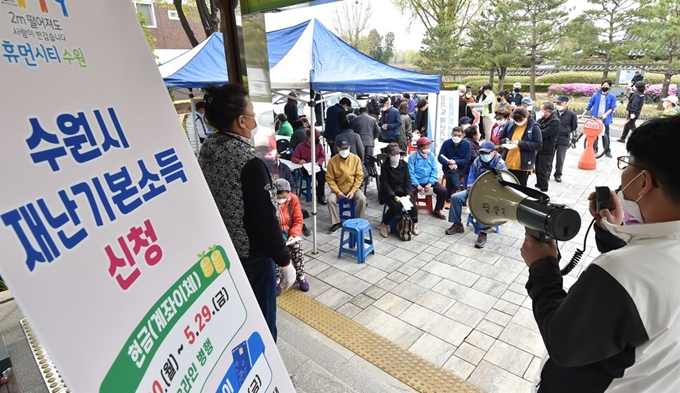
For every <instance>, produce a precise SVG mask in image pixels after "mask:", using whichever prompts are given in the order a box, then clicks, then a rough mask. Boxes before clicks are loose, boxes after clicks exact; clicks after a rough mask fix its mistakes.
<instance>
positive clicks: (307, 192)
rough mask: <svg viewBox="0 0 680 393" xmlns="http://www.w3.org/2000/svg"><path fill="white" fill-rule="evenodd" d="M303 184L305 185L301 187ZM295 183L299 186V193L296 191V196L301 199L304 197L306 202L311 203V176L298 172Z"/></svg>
mask: <svg viewBox="0 0 680 393" xmlns="http://www.w3.org/2000/svg"><path fill="white" fill-rule="evenodd" d="M303 181H304V182H305V183H306V185H304V186H303V185H302V182H303ZM297 183H298V184H299V185H300V188H299V191H298V196H299V197H301V198H302V196H303V195H304V196H305V197H306V200H307V202H311V201H312V177H311V176H305V175H303V174H302V171H298V179H297Z"/></svg>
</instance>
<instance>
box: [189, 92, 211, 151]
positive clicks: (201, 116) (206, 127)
mask: <svg viewBox="0 0 680 393" xmlns="http://www.w3.org/2000/svg"><path fill="white" fill-rule="evenodd" d="M194 121H195V122H196V130H197V131H198V140H199V141H201V143H203V142H205V138H207V137H208V135H210V134H213V133H215V132H216V131H217V130H216V129H215V128H214V127H213V126H211V125H210V124H208V123H206V121H205V101H203V100H202V101H198V102H197V103H196V118H195V119H194ZM190 126H191V125H190ZM189 132H193V129H192V130H189Z"/></svg>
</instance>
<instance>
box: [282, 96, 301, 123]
mask: <svg viewBox="0 0 680 393" xmlns="http://www.w3.org/2000/svg"><path fill="white" fill-rule="evenodd" d="M290 96H292V97H290ZM299 96H300V95H299V94H298V93H296V92H294V91H291V92H290V94H289V97H288V102H287V103H286V105H285V106H284V107H283V113H285V114H286V117H287V118H288V122H289V123H290V124H294V123H295V122H296V121H298V119H299V118H300V117H299V115H298V102H297V100H296V99H295V98H293V97H299Z"/></svg>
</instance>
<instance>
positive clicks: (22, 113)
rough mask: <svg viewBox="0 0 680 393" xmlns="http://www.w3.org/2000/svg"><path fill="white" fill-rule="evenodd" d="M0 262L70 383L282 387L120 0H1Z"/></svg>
mask: <svg viewBox="0 0 680 393" xmlns="http://www.w3.org/2000/svg"><path fill="white" fill-rule="evenodd" d="M0 19H2V23H0V41H2V42H1V45H2V48H1V49H0V50H2V57H0V78H1V83H2V98H1V102H2V105H1V108H2V109H1V112H0V116H1V119H2V128H1V129H0V133H1V136H2V143H1V144H0V182H1V184H2V189H1V190H0V221H1V223H0V233H1V235H0V236H1V237H0V242H1V243H0V245H1V248H2V262H1V263H0V274H1V275H2V277H3V279H4V280H6V282H7V284H8V286H9V287H10V289H11V290H12V293H13V294H14V296H15V297H16V300H17V302H18V304H19V306H20V307H21V310H22V311H23V312H24V314H25V315H26V317H27V318H28V320H29V322H30V323H31V325H32V327H33V329H34V331H35V332H36V333H37V335H38V337H39V339H40V341H41V342H42V344H43V345H44V346H45V347H46V348H47V351H48V353H49V355H50V356H51V357H52V358H53V359H54V361H55V363H56V365H57V367H58V369H59V371H60V372H61V374H62V376H63V377H64V378H65V380H66V382H67V384H68V385H69V388H70V390H71V391H74V392H116V393H121V392H124V393H127V392H153V393H161V392H162V393H166V392H172V393H175V392H186V393H188V392H220V393H234V392H248V393H256V392H260V393H273V392H286V393H287V392H293V391H294V388H293V387H292V385H291V383H290V379H289V377H288V374H287V372H286V370H285V368H284V365H283V362H282V361H281V357H280V355H279V353H278V351H277V348H276V345H275V343H274V341H273V340H272V338H271V335H270V333H269V331H268V329H267V326H266V324H265V321H264V318H263V317H262V315H261V313H260V311H259V307H258V305H257V302H256V300H255V298H254V296H253V294H252V291H251V289H250V286H249V284H248V280H247V278H246V276H245V274H244V272H243V269H242V267H241V264H240V262H239V259H238V257H237V255H236V253H235V251H234V247H233V245H232V242H231V240H230V238H229V235H228V233H227V231H226V229H225V227H224V224H223V222H222V220H221V218H220V214H219V212H218V210H217V208H216V206H215V205H214V202H213V199H212V195H211V193H210V190H209V189H208V187H207V185H206V183H205V180H204V178H203V174H202V173H201V171H200V168H199V167H198V164H197V162H196V158H195V157H194V155H193V152H192V151H191V148H190V146H189V144H188V143H187V140H186V135H185V133H184V132H183V130H182V127H181V125H180V124H179V121H178V119H177V114H176V113H175V111H174V108H173V106H172V104H171V100H170V97H169V95H168V92H167V90H166V89H165V86H164V85H163V82H162V80H161V78H160V75H159V73H158V70H157V67H156V65H155V63H154V59H153V58H152V55H151V52H150V50H149V47H148V45H147V43H146V41H145V40H144V36H143V34H142V31H141V27H140V25H139V21H138V20H137V16H136V14H135V10H134V7H133V4H132V3H131V2H130V1H127V0H100V1H97V2H94V3H93V2H92V1H86V0H0Z"/></svg>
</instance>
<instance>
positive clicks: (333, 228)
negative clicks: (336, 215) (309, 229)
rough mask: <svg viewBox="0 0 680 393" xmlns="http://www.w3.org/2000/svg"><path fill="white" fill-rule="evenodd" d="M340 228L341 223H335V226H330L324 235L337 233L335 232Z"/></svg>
mask: <svg viewBox="0 0 680 393" xmlns="http://www.w3.org/2000/svg"><path fill="white" fill-rule="evenodd" d="M340 228H342V223H341V222H339V223H337V224H333V226H331V227H330V229H328V232H326V233H328V234H331V233H333V232H335V231H337V230H338V229H340Z"/></svg>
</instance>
